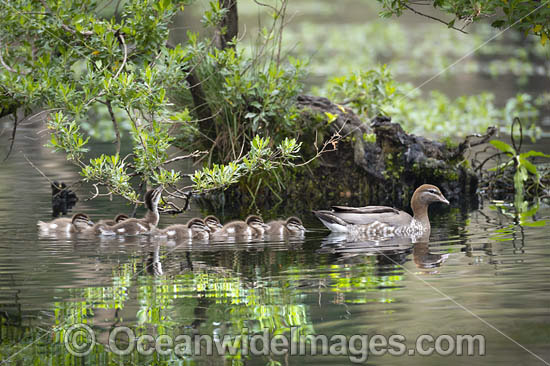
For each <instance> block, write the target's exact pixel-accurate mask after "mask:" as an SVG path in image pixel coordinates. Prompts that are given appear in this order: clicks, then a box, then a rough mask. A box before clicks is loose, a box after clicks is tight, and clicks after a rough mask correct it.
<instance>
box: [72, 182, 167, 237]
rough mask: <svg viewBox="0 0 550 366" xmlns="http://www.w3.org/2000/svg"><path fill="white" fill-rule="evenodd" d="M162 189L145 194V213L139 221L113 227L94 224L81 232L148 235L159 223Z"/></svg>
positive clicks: (127, 221)
mask: <svg viewBox="0 0 550 366" xmlns="http://www.w3.org/2000/svg"><path fill="white" fill-rule="evenodd" d="M161 192H162V187H158V188H156V189H151V190H149V191H147V193H145V206H147V213H146V214H145V216H144V217H143V218H141V219H136V218H129V219H125V220H124V221H121V222H119V223H117V224H115V225H112V226H111V225H105V224H96V225H94V226H93V227H91V228H89V229H86V230H85V231H83V233H84V234H91V235H141V234H149V233H150V232H151V230H153V229H155V228H156V227H157V225H158V222H159V218H160V215H159V212H158V204H159V201H160V198H161Z"/></svg>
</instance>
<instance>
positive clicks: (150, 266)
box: [145, 245, 164, 277]
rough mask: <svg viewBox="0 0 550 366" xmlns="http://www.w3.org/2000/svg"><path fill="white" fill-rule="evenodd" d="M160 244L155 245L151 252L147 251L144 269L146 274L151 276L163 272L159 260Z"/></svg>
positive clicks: (159, 274) (160, 274)
mask: <svg viewBox="0 0 550 366" xmlns="http://www.w3.org/2000/svg"><path fill="white" fill-rule="evenodd" d="M159 251H160V246H158V245H155V248H154V249H153V251H152V252H149V254H148V256H147V260H146V261H145V270H146V272H147V273H148V274H150V275H152V276H155V277H157V276H162V275H163V274H164V272H163V271H162V263H161V262H160V255H159Z"/></svg>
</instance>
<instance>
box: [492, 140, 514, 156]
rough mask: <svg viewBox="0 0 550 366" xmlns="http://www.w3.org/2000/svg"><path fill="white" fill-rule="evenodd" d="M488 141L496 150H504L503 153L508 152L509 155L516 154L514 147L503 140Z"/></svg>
mask: <svg viewBox="0 0 550 366" xmlns="http://www.w3.org/2000/svg"><path fill="white" fill-rule="evenodd" d="M489 143H490V144H491V145H493V146H494V147H496V148H497V149H498V150H500V151H502V152H505V153H507V154H510V155H516V151H515V150H514V148H513V147H512V146H510V145H508V144H507V143H506V142H504V141H500V140H491V141H489Z"/></svg>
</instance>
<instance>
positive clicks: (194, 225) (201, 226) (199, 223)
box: [187, 217, 210, 232]
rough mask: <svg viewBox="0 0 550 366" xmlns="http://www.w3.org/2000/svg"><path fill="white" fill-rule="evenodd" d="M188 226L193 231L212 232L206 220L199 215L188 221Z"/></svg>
mask: <svg viewBox="0 0 550 366" xmlns="http://www.w3.org/2000/svg"><path fill="white" fill-rule="evenodd" d="M187 227H188V228H189V229H191V230H193V231H199V232H205V231H206V232H210V228H209V227H208V226H207V225H206V224H205V223H204V220H203V219H199V218H198V217H197V218H193V219H191V220H189V221H187Z"/></svg>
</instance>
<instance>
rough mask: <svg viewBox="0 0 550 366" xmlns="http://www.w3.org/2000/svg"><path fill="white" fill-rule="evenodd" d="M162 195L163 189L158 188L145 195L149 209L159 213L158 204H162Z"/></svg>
mask: <svg viewBox="0 0 550 366" xmlns="http://www.w3.org/2000/svg"><path fill="white" fill-rule="evenodd" d="M161 193H162V187H157V188H155V189H150V190H148V191H147V193H145V205H146V206H147V208H148V209H149V210H151V211H153V212H156V211H157V208H158V204H159V202H160V198H161Z"/></svg>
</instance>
